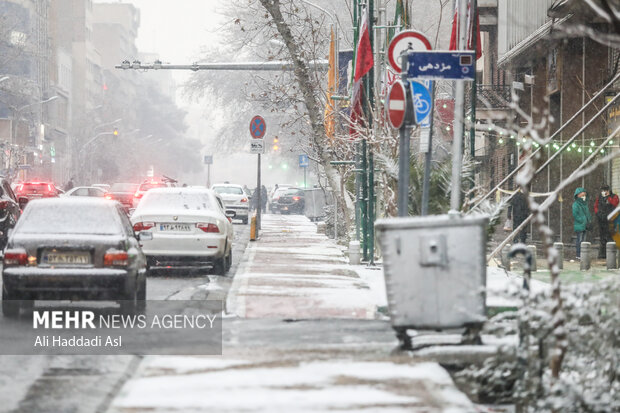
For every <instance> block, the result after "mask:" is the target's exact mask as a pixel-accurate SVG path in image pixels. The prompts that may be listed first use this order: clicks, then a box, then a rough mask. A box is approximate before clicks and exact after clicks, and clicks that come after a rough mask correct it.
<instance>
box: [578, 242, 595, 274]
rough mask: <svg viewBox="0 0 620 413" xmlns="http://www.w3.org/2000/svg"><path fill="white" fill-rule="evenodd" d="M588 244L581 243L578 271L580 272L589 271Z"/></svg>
mask: <svg viewBox="0 0 620 413" xmlns="http://www.w3.org/2000/svg"><path fill="white" fill-rule="evenodd" d="M590 245H592V244H590V243H589V242H582V243H581V262H580V265H579V269H580V270H581V271H587V270H589V269H590Z"/></svg>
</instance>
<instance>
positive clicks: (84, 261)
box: [43, 252, 90, 265]
mask: <svg viewBox="0 0 620 413" xmlns="http://www.w3.org/2000/svg"><path fill="white" fill-rule="evenodd" d="M43 263H44V264H49V265H88V264H90V253H88V252H48V253H47V254H44V255H43Z"/></svg>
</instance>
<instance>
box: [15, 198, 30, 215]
mask: <svg viewBox="0 0 620 413" xmlns="http://www.w3.org/2000/svg"><path fill="white" fill-rule="evenodd" d="M28 201H29V199H28V198H26V197H24V196H20V197H19V199H18V200H17V202H18V203H19V209H21V210H22V211H23V210H24V208H26V205H28Z"/></svg>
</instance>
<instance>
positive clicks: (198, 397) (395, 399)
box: [112, 357, 473, 412]
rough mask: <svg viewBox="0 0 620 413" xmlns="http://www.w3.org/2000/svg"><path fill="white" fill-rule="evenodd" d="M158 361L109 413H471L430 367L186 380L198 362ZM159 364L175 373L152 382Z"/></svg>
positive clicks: (334, 368)
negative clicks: (360, 412) (343, 411)
mask: <svg viewBox="0 0 620 413" xmlns="http://www.w3.org/2000/svg"><path fill="white" fill-rule="evenodd" d="M160 359H161V358H151V359H147V360H145V363H144V365H143V367H142V369H141V370H142V371H143V374H144V375H143V377H141V378H139V379H137V380H132V381H130V382H129V383H128V385H126V386H125V388H124V389H123V390H122V392H121V396H120V397H119V398H117V399H116V400H115V401H114V403H113V406H112V411H132V412H134V411H149V412H163V411H171V410H173V411H183V412H202V411H213V409H215V410H216V411H218V412H226V411H231V412H241V411H249V412H274V411H287V412H311V411H312V412H317V411H332V410H338V409H346V410H348V411H356V410H364V411H373V412H392V411H393V412H417V411H419V412H468V411H473V406H472V405H471V403H470V402H469V400H468V399H467V397H466V396H465V395H464V394H463V393H461V392H459V391H458V390H457V389H456V388H455V387H454V385H453V383H452V379H451V378H450V376H449V375H448V373H447V372H446V371H445V370H444V369H443V368H441V367H440V366H439V365H438V364H436V363H419V364H398V363H392V362H350V361H342V360H334V361H318V362H308V363H301V364H295V365H283V366H265V365H262V364H261V363H257V364H255V365H247V364H246V365H243V366H238V365H237V366H232V368H224V369H223V370H222V369H221V368H218V366H217V365H212V366H211V369H210V370H209V367H208V366H209V363H206V365H205V370H204V371H202V372H197V371H196V370H194V371H191V372H190V373H189V374H187V370H186V369H187V367H188V365H189V364H191V363H192V362H196V363H197V364H198V365H200V364H202V363H203V361H201V360H200V359H198V358H188V357H179V358H176V361H175V359H173V358H166V359H165V361H163V362H162V361H160ZM184 359H185V360H184ZM187 359H190V360H187ZM176 362H178V364H177V365H175V363H176ZM237 362H238V360H237ZM162 365H163V366H165V368H166V369H167V370H170V369H172V370H175V371H176V372H177V374H174V375H170V374H167V375H161V376H159V375H157V372H159V371H161V368H162ZM433 407H434V408H433Z"/></svg>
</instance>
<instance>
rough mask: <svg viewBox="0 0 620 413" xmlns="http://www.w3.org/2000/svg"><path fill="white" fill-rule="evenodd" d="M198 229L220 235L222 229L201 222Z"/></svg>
mask: <svg viewBox="0 0 620 413" xmlns="http://www.w3.org/2000/svg"><path fill="white" fill-rule="evenodd" d="M196 228H199V229H201V230H203V231H204V232H211V233H218V232H220V228H219V227H218V226H217V225H216V224H206V223H202V222H199V223H197V224H196Z"/></svg>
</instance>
